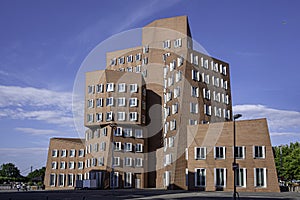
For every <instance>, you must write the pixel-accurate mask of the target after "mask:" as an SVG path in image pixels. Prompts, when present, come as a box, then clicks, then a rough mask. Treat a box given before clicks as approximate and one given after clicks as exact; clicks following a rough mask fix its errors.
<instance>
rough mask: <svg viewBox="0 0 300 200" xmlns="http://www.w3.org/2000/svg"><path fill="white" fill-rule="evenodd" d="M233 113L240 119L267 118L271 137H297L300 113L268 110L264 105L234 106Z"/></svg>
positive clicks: (299, 133) (299, 130) (299, 127)
mask: <svg viewBox="0 0 300 200" xmlns="http://www.w3.org/2000/svg"><path fill="white" fill-rule="evenodd" d="M233 110H234V113H241V114H242V115H243V118H242V119H256V118H267V120H268V125H269V129H270V134H271V136H299V139H300V112H297V111H291V110H280V109H274V108H269V107H267V106H264V105H236V106H233Z"/></svg>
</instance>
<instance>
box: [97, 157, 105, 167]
mask: <svg viewBox="0 0 300 200" xmlns="http://www.w3.org/2000/svg"><path fill="white" fill-rule="evenodd" d="M98 166H104V157H99V158H98Z"/></svg>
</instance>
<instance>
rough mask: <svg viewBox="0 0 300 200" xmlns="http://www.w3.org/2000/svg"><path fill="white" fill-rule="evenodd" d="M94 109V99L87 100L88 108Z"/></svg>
mask: <svg viewBox="0 0 300 200" xmlns="http://www.w3.org/2000/svg"><path fill="white" fill-rule="evenodd" d="M93 107H94V99H89V100H88V108H93Z"/></svg>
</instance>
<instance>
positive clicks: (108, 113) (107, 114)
mask: <svg viewBox="0 0 300 200" xmlns="http://www.w3.org/2000/svg"><path fill="white" fill-rule="evenodd" d="M112 120H113V112H112V111H111V112H107V113H106V121H107V122H109V121H112Z"/></svg>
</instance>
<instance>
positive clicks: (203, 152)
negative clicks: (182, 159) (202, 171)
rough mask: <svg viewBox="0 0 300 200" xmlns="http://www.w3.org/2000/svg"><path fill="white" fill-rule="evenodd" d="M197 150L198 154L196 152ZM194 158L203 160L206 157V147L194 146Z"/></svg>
mask: <svg viewBox="0 0 300 200" xmlns="http://www.w3.org/2000/svg"><path fill="white" fill-rule="evenodd" d="M198 150H199V154H198ZM194 158H195V160H205V159H206V147H195V150H194Z"/></svg>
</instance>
